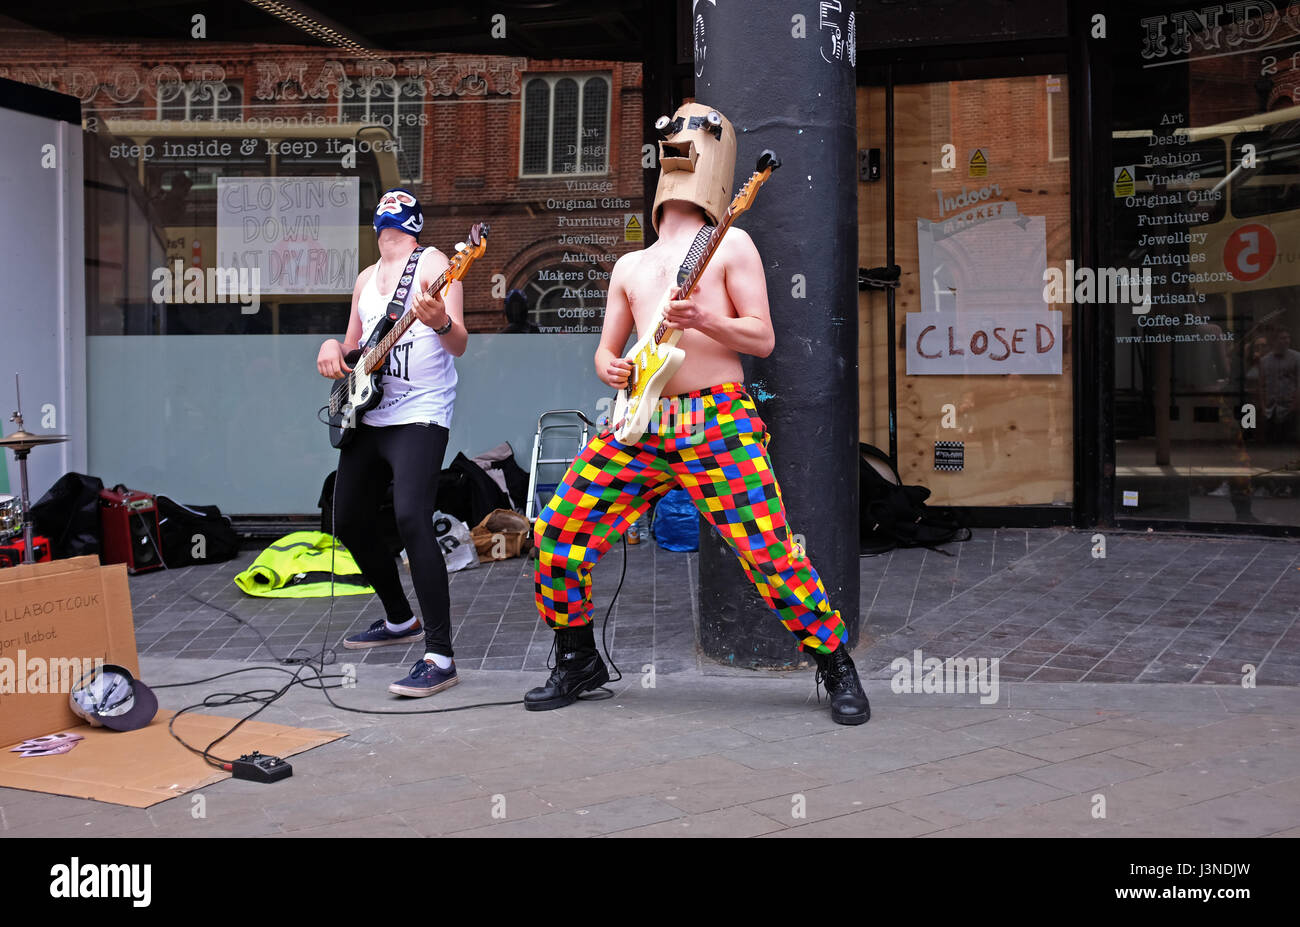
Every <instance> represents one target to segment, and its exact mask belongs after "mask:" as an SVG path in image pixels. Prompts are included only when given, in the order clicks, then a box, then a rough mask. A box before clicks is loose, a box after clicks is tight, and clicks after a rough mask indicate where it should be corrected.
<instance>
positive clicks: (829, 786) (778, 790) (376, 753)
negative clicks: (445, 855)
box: [0, 529, 1300, 837]
mask: <svg viewBox="0 0 1300 927" xmlns="http://www.w3.org/2000/svg"><path fill="white" fill-rule="evenodd" d="M1106 542H1107V545H1106V556H1105V557H1104V558H1102V557H1099V556H1096V553H1097V552H1098V549H1099V548H1098V544H1097V542H1096V540H1094V537H1093V534H1092V533H1085V532H1074V531H1069V530H1064V529H1043V530H1029V531H1026V530H999V531H981V532H977V533H976V536H975V538H973V539H972V540H971V541H969V542H967V543H965V544H954V545H949V547H948V551H949V553H948V554H944V553H938V552H934V551H925V550H914V551H896V552H894V553H892V554H888V555H884V556H881V557H875V558H863V560H862V561H861V569H862V593H861V599H860V602H859V608H860V614H861V616H862V622H863V624H862V633H861V635H860V641H859V646H858V648H857V649H856V650H855V652H854V656H855V659H856V660H857V662H858V665H859V667H860V669H861V671H862V674H863V677H864V683H865V685H866V688H867V692H868V694H869V696H870V698H871V702H872V711H873V715H872V719H871V721H870V723H868V724H866V725H863V726H860V727H853V728H850V727H843V726H838V725H835V724H833V723H832V722H831V721H830V717H829V712H828V709H827V708H826V706H825V704H824V703H823V704H820V705H819V704H818V700H817V693H816V691H815V689H814V685H813V675H812V673H811V672H809V671H807V670H800V671H769V670H751V669H745V668H743V667H739V666H734V665H727V664H719V663H715V662H713V661H712V660H709V659H708V658H706V657H703V656H702V655H701V654H699V652H698V650H697V648H696V646H695V627H696V624H697V622H698V614H697V606H696V604H695V598H694V595H693V593H692V590H693V589H694V587H695V580H696V572H697V561H696V557H695V555H693V554H674V553H669V552H666V551H663V550H660V549H658V548H657V547H656V546H654V545H653V544H643V545H639V546H637V547H632V548H629V549H628V552H627V559H628V571H627V579H626V581H625V584H624V588H623V590H622V592H621V593H620V595H619V597H618V601H617V603H616V604H615V606H614V608H613V609H612V611H611V616H610V620H609V625H608V628H607V629H606V636H607V639H608V642H609V645H610V647H611V649H612V653H613V656H614V659H615V660H616V661H617V662H618V664H619V665H620V666H621V667H622V669H623V672H624V674H625V675H624V678H623V680H622V681H620V682H617V683H614V684H612V685H611V686H610V690H611V692H612V695H611V696H610V697H609V698H607V699H604V700H599V701H597V700H592V701H583V702H581V703H579V704H577V705H574V706H571V707H569V708H566V709H563V710H560V711H552V712H543V713H526V712H524V711H523V710H522V707H521V706H520V705H517V704H511V705H506V706H496V707H484V708H475V709H471V710H466V711H456V712H451V713H443V714H414V715H400V714H395V713H394V712H403V711H405V712H410V711H422V710H426V709H431V708H435V707H436V708H451V707H457V706H462V705H469V704H472V703H479V702H492V701H514V700H517V699H519V698H520V697H521V696H522V694H523V692H524V691H526V690H527V689H528V688H530V687H532V686H534V685H537V684H539V683H540V682H542V681H543V680H544V678H545V676H546V669H545V665H546V657H547V654H548V652H549V648H550V640H551V637H550V632H549V631H547V630H546V629H545V628H543V627H541V626H540V625H539V623H538V622H537V619H536V617H535V611H534V609H533V605H532V584H531V572H530V565H529V562H528V561H527V559H526V558H521V559H515V560H508V561H501V562H497V563H493V564H490V565H484V566H481V567H479V568H477V569H474V570H469V571H464V572H462V573H457V574H455V575H454V576H453V577H452V584H451V591H452V611H453V616H454V624H455V638H454V646H455V649H456V659H457V665H458V668H459V670H460V672H461V674H462V677H463V679H462V683H461V684H460V685H459V686H457V687H455V688H453V689H451V690H448V691H447V692H445V693H442V694H440V695H438V696H435V697H434V698H431V699H424V700H417V701H408V700H404V699H400V698H397V697H394V696H390V695H388V694H387V692H386V691H385V687H386V685H387V683H389V682H391V681H393V680H395V679H397V678H398V677H400V676H402V675H404V673H405V671H406V669H407V667H409V665H410V663H411V662H413V661H414V660H415V659H416V658H418V656H419V654H418V651H419V650H420V649H421V648H405V647H388V648H378V649H375V650H370V651H361V652H357V651H344V650H341V649H339V650H338V651H337V652H336V654H335V656H336V661H337V662H336V663H334V664H333V665H331V667H330V668H329V669H327V672H339V671H340V668H341V666H342V664H346V663H350V664H352V667H351V669H349V670H346V672H348V673H349V674H355V680H356V685H355V687H353V688H343V689H336V690H333V691H332V692H331V693H330V695H331V696H332V698H333V699H334V701H335V702H337V704H338V706H345V707H346V708H351V709H361V710H369V711H374V712H381V713H377V714H364V713H357V712H354V711H349V710H345V709H344V708H340V707H336V706H335V705H332V704H331V703H330V702H329V701H327V700H326V698H325V696H324V695H323V694H322V693H321V692H319V691H312V690H308V689H306V688H303V687H295V688H293V689H291V690H290V691H289V692H288V694H287V695H286V696H285V697H284V698H282V699H281V700H279V701H278V702H276V703H275V704H274V705H273V706H271V708H269V709H268V710H267V711H265V712H264V713H262V714H261V715H259V718H258V720H264V721H270V722H273V723H279V724H289V725H296V726H302V727H309V728H318V729H323V730H339V731H347V732H348V735H349V736H347V737H345V738H343V739H342V740H339V741H336V742H334V743H331V744H328V745H326V746H323V747H319V748H317V749H315V750H312V751H309V752H307V753H304V754H300V755H299V756H297V757H295V758H294V759H293V760H292V762H293V765H294V776H293V777H292V778H291V779H289V780H286V781H284V782H281V783H276V784H274V785H261V784H255V783H250V782H243V781H235V780H226V781H222V782H219V783H217V784H214V785H212V786H209V787H207V788H205V789H203V790H202V791H201V792H200V793H196V794H201V795H202V796H203V799H204V801H203V803H202V806H203V814H202V815H201V816H196V815H195V813H194V810H195V807H196V804H195V802H194V801H193V798H194V796H182V797H179V798H176V799H172V800H169V801H166V802H163V803H161V804H159V805H155V806H154V807H152V808H150V809H145V810H139V809H131V808H124V807H119V806H114V805H108V804H102V803H97V802H92V801H86V800H80V799H72V798H65V797H60V796H52V795H43V794H39V793H33V792H26V791H19V790H13V789H0V835H3V836H38V835H39V836H112V835H131V836H181V837H185V836H195V837H202V836H302V837H307V836H394V835H404V836H434V835H457V836H737V837H739V836H746V837H760V836H761V837H769V836H771V837H799V836H832V835H834V836H1055V837H1113V836H1296V835H1300V686H1297V682H1300V626H1298V625H1297V620H1298V618H1300V585H1297V584H1298V583H1300V544H1297V543H1295V542H1290V541H1279V540H1257V539H1235V538H1232V539H1230V538H1199V537H1182V536H1175V535H1150V534H1118V533H1114V534H1109V535H1108V536H1107V537H1106ZM254 553H255V552H248V553H247V554H246V555H243V556H241V558H240V559H238V560H235V561H231V562H229V563H225V564H220V565H213V566H204V567H191V568H187V569H183V570H174V571H168V572H158V573H153V574H142V575H140V576H137V577H133V578H132V580H131V591H132V599H133V603H134V610H135V619H136V626H137V638H138V642H139V647H140V650H141V654H142V656H141V670H142V677H143V678H144V679H145V680H146V681H147V682H149V683H152V684H154V685H163V684H166V683H172V682H181V681H187V680H193V679H198V678H201V677H205V676H211V675H214V674H215V673H218V672H224V671H226V670H229V669H241V668H242V669H248V668H250V667H256V666H259V665H264V664H265V663H267V662H268V651H267V648H268V646H269V648H270V651H271V652H273V653H275V654H276V655H278V656H283V655H285V654H288V653H290V652H291V651H294V650H299V651H300V652H301V651H310V652H313V653H318V652H320V651H321V649H322V647H326V648H330V647H333V646H335V645H336V644H337V643H338V641H339V640H340V639H341V638H342V636H343V635H344V634H345V633H346V632H347V631H349V630H355V629H356V628H359V627H362V626H364V625H365V624H368V623H369V621H371V620H374V619H375V618H376V617H379V616H380V612H379V611H378V605H377V603H375V602H374V601H373V598H372V597H368V596H367V597H343V598H339V599H337V600H336V601H335V602H334V605H333V611H332V614H331V613H330V608H329V602H328V600H318V599H314V600H303V599H296V600H266V599H251V598H249V597H247V596H244V595H243V594H242V593H240V592H239V591H238V590H237V589H236V588H235V587H234V586H233V584H231V578H232V577H233V576H234V574H235V573H236V572H238V571H239V569H242V567H243V566H244V565H246V563H247V562H248V561H250V560H251V559H252V556H253V554H254ZM814 554H815V552H814ZM622 557H623V552H622V551H621V550H616V551H614V552H611V554H610V555H609V556H608V557H607V558H606V559H605V561H603V562H602V563H601V564H600V565H599V566H598V567H597V569H596V574H595V581H596V588H597V605H598V611H597V614H598V615H599V616H603V615H604V613H605V608H606V606H607V604H608V603H609V601H610V598H611V597H612V595H613V590H614V587H615V586H616V585H617V583H618V579H619V575H620V571H621V568H622V565H623V564H622V562H621V561H622ZM237 619H238V620H237ZM755 620H765V621H775V620H776V619H775V617H774V616H771V615H757V616H755ZM254 629H256V631H254ZM258 632H260V634H261V635H263V636H264V637H265V641H266V643H263V642H262V640H261V639H259V636H258ZM918 651H919V653H918ZM994 660H996V661H997V664H996V669H995V668H994V664H993V661H994ZM980 661H983V662H982V663H981V662H980ZM934 666H939V667H943V669H941V670H939V671H936V672H932V671H931V670H932V667H934ZM963 667H969V668H971V669H972V670H973V669H974V668H975V667H978V668H979V669H980V670H981V671H982V672H983V675H982V676H979V677H978V678H975V677H973V676H972V677H964V676H963V675H962V672H963ZM945 673H946V675H945ZM236 678H237V679H240V682H238V683H234V684H232V683H231V682H230V681H229V680H222V681H221V682H220V683H209V684H206V685H199V686H193V687H189V688H185V689H164V690H162V691H160V692H159V698H160V702H161V703H162V705H163V706H164V707H167V708H173V709H174V708H179V707H181V706H183V705H186V704H189V703H191V702H196V701H198V700H199V699H200V698H201V697H202V695H204V694H206V693H207V692H209V691H215V690H217V689H222V690H226V691H230V690H232V689H233V688H236V687H238V688H245V689H252V688H257V687H259V686H265V685H270V684H272V683H273V682H276V683H280V682H282V681H283V679H284V678H285V677H284V676H283V674H282V673H275V672H273V671H265V670H257V671H253V672H247V673H245V674H243V675H242V677H236ZM994 682H996V685H992V684H991V683H994ZM908 690H911V691H908ZM961 690H964V691H961ZM382 712H387V713H382ZM217 713H219V714H228V715H237V714H238V711H237V710H235V709H225V710H222V711H218V712H217Z"/></svg>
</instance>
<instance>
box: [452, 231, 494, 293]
mask: <svg viewBox="0 0 1300 927" xmlns="http://www.w3.org/2000/svg"><path fill="white" fill-rule="evenodd" d="M487 238H488V224H487V223H486V222H477V223H475V224H474V225H472V226H470V230H469V235H468V236H466V239H465V241H462V242H457V244H456V253H455V254H453V255H452V256H451V266H450V267H448V268H447V280H448V281H451V280H459V279H460V278H461V277H463V276H465V272H466V271H467V270H469V265H471V264H473V263H474V261H475V260H476V259H478V258H480V257H482V256H483V252H485V251H486V250H487Z"/></svg>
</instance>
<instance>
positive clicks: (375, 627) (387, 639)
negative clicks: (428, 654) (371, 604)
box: [343, 618, 424, 650]
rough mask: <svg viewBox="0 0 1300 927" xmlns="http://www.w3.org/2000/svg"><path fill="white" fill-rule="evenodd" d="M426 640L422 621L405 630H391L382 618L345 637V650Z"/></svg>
mask: <svg viewBox="0 0 1300 927" xmlns="http://www.w3.org/2000/svg"><path fill="white" fill-rule="evenodd" d="M423 640H424V628H423V627H421V625H420V622H418V621H417V622H416V623H415V625H414V626H413V627H410V628H407V629H406V630H405V631H396V632H394V631H390V630H388V626H387V625H385V624H384V619H382V618H380V619H379V620H378V621H376V622H375V623H374V624H372V625H371V626H370V628H369V629H368V630H365V631H362V632H361V633H360V634H353V635H352V636H351V637H346V638H344V639H343V648H344V649H345V650H365V649H366V648H368V647H382V646H384V645H385V644H414V643H417V642H419V641H423Z"/></svg>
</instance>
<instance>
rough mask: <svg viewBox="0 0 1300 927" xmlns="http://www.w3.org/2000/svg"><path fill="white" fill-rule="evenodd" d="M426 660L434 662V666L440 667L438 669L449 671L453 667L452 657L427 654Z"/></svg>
mask: <svg viewBox="0 0 1300 927" xmlns="http://www.w3.org/2000/svg"><path fill="white" fill-rule="evenodd" d="M424 658H425V659H426V660H432V661H433V665H434V666H436V667H438V669H448V668H450V667H451V657H444V656H443V655H442V654H440V653H426V654H425V655H424Z"/></svg>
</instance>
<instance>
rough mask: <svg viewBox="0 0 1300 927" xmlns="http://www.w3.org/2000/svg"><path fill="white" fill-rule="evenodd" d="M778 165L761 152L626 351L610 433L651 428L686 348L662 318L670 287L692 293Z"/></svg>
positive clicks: (628, 438) (635, 434)
mask: <svg viewBox="0 0 1300 927" xmlns="http://www.w3.org/2000/svg"><path fill="white" fill-rule="evenodd" d="M780 166H781V162H780V161H779V160H777V157H776V154H775V152H772V151H764V152H763V153H762V154H760V155H759V156H758V166H757V168H756V169H755V171H754V173H753V174H752V175H750V178H749V180H747V181H745V185H744V186H743V187H741V188H740V192H739V193H737V194H736V198H735V199H733V200H732V201H731V205H730V206H728V207H727V211H726V213H725V214H724V215H723V217H722V221H721V222H719V223H718V225H717V227H716V228H714V230H713V233H712V234H711V235H710V236H709V239H708V241H707V242H706V243H705V245H704V251H703V253H702V254H701V255H700V257H699V259H698V260H697V261H696V262H695V266H694V267H692V268H691V269H690V270H689V271H686V270H685V269H683V270H682V271H679V272H678V276H677V286H675V287H672V288H670V289H669V290H668V292H667V293H665V294H664V297H663V299H662V300H660V302H659V306H658V308H656V309H655V311H654V315H652V316H651V317H650V324H649V325H648V326H646V328H647V331H646V333H645V334H644V335H642V337H641V339H640V340H639V341H637V343H636V344H634V345H632V349H631V350H630V351H628V353H627V356H626V358H625V359H626V360H629V361H631V362H632V372H631V373H630V374H629V376H628V379H627V386H625V387H623V388H622V389H621V390H619V391H618V395H617V396H616V397H615V398H614V414H613V415H612V416H611V422H612V426H611V427H612V429H613V432H614V437H615V438H616V439H618V440H619V441H620V442H622V443H623V444H634V443H636V442H637V441H639V440H641V436H642V435H643V434H645V432H646V429H647V428H648V427H650V419H651V418H652V417H653V416H654V410H655V407H656V406H657V405H658V404H659V397H660V396H661V395H662V394H663V389H664V386H665V385H666V384H667V383H668V381H669V380H671V379H672V377H673V374H675V373H676V372H677V370H678V368H680V367H681V366H682V362H683V361H685V360H686V352H685V351H684V350H682V349H681V348H679V347H677V342H678V341H680V340H681V337H682V333H681V330H680V329H676V328H669V327H668V321H667V319H666V318H665V311H666V310H667V308H668V301H669V297H670V296H672V294H673V291H674V290H676V289H679V288H680V290H681V293H682V295H681V296H680V297H679V298H680V299H688V298H690V295H691V293H692V292H694V290H695V288H696V286H698V285H699V282H700V277H702V276H703V275H704V268H705V267H707V266H708V264H709V260H710V259H711V258H712V257H713V254H714V252H715V251H717V250H718V246H719V245H720V244H722V236H724V235H726V234H727V229H729V228H731V224H732V223H733V222H734V221H735V220H736V217H738V216H739V215H740V214H741V213H742V212H744V211H745V210H747V209H748V208H749V207H750V206H751V205H752V204H753V202H754V197H755V196H756V195H757V194H758V188H759V187H761V186H762V185H763V184H764V183H766V182H767V179H768V178H769V177H771V176H772V172H773V171H774V170H776V169H777V168H778V167H780Z"/></svg>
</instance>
